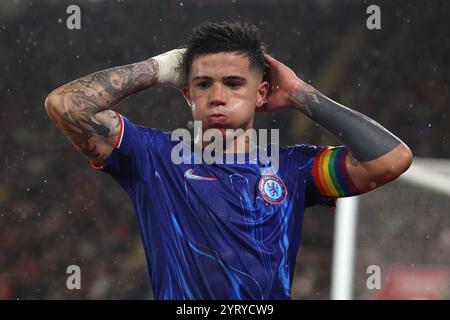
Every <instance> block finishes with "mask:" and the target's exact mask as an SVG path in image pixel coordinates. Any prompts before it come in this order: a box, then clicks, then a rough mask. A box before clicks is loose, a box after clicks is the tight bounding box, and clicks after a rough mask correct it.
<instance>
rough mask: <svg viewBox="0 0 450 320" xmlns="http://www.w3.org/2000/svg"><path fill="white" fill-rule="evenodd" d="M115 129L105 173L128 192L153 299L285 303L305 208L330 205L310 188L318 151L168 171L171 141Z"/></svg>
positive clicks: (158, 134)
mask: <svg viewBox="0 0 450 320" xmlns="http://www.w3.org/2000/svg"><path fill="white" fill-rule="evenodd" d="M119 117H120V119H121V123H122V129H121V133H120V136H119V139H118V143H117V145H116V148H115V149H113V151H112V153H111V155H110V156H109V157H108V159H107V160H106V162H105V163H104V165H103V166H95V165H94V164H93V163H91V164H92V166H93V167H94V168H96V169H99V170H102V171H103V172H105V173H108V174H110V175H111V176H112V177H113V178H114V179H115V180H116V181H117V182H118V183H119V184H120V186H121V187H122V188H123V189H124V190H125V191H126V192H127V194H128V195H129V198H130V199H131V202H132V204H133V208H134V210H135V213H136V216H137V220H138V223H139V227H140V231H141V237H142V244H143V247H144V249H145V255H146V259H147V263H148V271H149V274H150V279H151V283H152V287H153V296H154V298H155V299H252V300H253V299H290V291H291V284H292V279H293V275H294V268H295V262H296V256H297V252H298V248H299V245H300V238H301V231H302V221H303V212H304V209H305V208H306V207H308V206H312V205H315V204H324V205H329V206H333V204H334V203H333V201H334V199H333V198H328V197H323V196H321V194H320V193H319V191H318V189H317V187H316V186H315V185H314V181H313V177H312V173H311V167H312V165H313V161H314V157H315V155H316V154H317V152H318V151H319V150H320V148H321V147H319V146H313V145H308V144H302V145H295V146H289V147H285V148H280V151H279V168H278V172H276V173H273V172H272V173H270V172H268V173H267V174H265V173H264V168H262V167H263V166H264V165H262V164H260V163H259V162H258V163H253V162H251V161H249V159H246V163H244V164H211V165H208V164H183V163H182V164H174V163H173V162H172V161H171V153H172V149H173V148H174V146H175V145H176V144H178V143H180V142H179V141H171V134H170V133H168V132H164V131H161V130H157V129H152V128H147V127H143V126H139V125H136V124H134V123H132V122H131V121H130V120H128V119H127V118H126V117H124V116H121V115H119Z"/></svg>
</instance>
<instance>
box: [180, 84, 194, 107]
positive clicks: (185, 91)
mask: <svg viewBox="0 0 450 320" xmlns="http://www.w3.org/2000/svg"><path fill="white" fill-rule="evenodd" d="M182 92H183V96H184V98H185V99H186V102H187V103H188V105H189V107H190V108H191V109H192V106H191V94H190V93H189V87H188V86H184V87H183V89H182Z"/></svg>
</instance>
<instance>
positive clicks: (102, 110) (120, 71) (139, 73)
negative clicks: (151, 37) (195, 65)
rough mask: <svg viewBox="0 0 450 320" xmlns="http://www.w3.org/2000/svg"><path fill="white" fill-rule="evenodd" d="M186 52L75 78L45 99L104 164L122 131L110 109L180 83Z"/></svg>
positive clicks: (67, 131) (69, 133) (59, 122)
mask: <svg viewBox="0 0 450 320" xmlns="http://www.w3.org/2000/svg"><path fill="white" fill-rule="evenodd" d="M182 53H183V51H182V50H181V49H176V50H172V51H169V52H168V53H166V54H165V55H160V56H157V57H153V58H150V59H148V60H145V61H142V62H138V63H134V64H129V65H125V66H120V67H116V68H111V69H107V70H102V71H99V72H96V73H93V74H90V75H87V76H85V77H82V78H80V79H77V80H74V81H72V82H70V83H68V84H65V85H63V86H61V87H59V88H57V89H55V90H54V91H53V92H51V93H50V94H49V95H48V97H47V99H46V100H45V109H46V111H47V113H48V115H49V117H50V119H51V120H52V121H53V122H54V123H55V124H56V126H57V127H58V128H59V129H60V130H61V131H62V132H63V134H64V135H65V136H66V137H67V138H68V139H69V141H70V142H71V143H72V144H73V145H74V147H75V148H76V149H77V150H79V151H80V152H81V153H82V154H83V155H84V156H85V157H86V158H88V159H89V160H91V161H93V162H94V163H95V164H97V165H101V164H103V163H104V161H105V160H106V159H107V158H108V156H109V155H110V154H111V152H112V150H113V148H114V143H115V142H116V140H117V136H118V134H119V131H120V122H119V118H118V116H117V114H116V113H115V112H114V111H112V110H110V109H111V108H112V107H114V106H115V105H117V104H118V103H119V102H120V101H122V100H123V99H125V98H127V97H128V96H130V95H132V94H135V93H137V92H139V91H142V90H144V89H147V88H150V87H152V86H153V85H155V84H156V83H169V84H174V85H176V84H177V82H179V78H180V70H181V69H180V66H181V62H182Z"/></svg>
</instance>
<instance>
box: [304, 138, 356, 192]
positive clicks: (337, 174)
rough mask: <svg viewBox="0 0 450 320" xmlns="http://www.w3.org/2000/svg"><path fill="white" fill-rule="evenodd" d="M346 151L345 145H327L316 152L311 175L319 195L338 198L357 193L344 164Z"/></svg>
mask: <svg viewBox="0 0 450 320" xmlns="http://www.w3.org/2000/svg"><path fill="white" fill-rule="evenodd" d="M348 152H349V151H348V150H347V148H345V147H330V146H327V147H324V148H323V149H322V150H320V151H319V152H318V153H317V155H316V157H315V158H314V164H313V167H312V175H313V178H314V183H315V185H316V187H317V189H318V190H319V192H320V194H321V195H323V196H328V197H334V198H339V197H347V196H352V195H356V194H359V192H358V190H357V189H356V187H355V185H354V184H353V182H352V180H351V179H350V176H349V175H348V172H347V168H346V166H345V158H346V156H347V154H348Z"/></svg>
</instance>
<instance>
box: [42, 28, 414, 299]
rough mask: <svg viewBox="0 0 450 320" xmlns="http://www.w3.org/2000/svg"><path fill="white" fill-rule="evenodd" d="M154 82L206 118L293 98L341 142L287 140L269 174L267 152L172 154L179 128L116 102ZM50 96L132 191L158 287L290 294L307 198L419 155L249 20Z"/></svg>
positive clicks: (331, 196) (210, 294) (188, 294)
mask: <svg viewBox="0 0 450 320" xmlns="http://www.w3.org/2000/svg"><path fill="white" fill-rule="evenodd" d="M265 69H266V71H267V74H266V76H265V75H264V71H265ZM159 84H170V85H172V86H173V87H176V88H178V89H179V90H180V91H182V93H183V95H184V97H185V99H186V100H187V102H188V103H189V106H190V107H191V111H192V116H193V119H194V120H197V121H202V125H203V129H204V130H206V129H211V128H215V129H218V130H220V132H222V133H223V134H224V135H226V131H225V129H243V130H247V129H251V128H252V127H253V120H254V116H255V111H264V112H273V111H276V110H280V109H283V108H291V109H293V110H297V111H300V112H302V113H304V114H305V115H306V116H307V117H309V118H311V119H312V120H313V121H315V122H316V123H318V124H320V125H321V126H323V127H324V128H325V129H327V130H328V131H330V132H331V133H332V134H334V135H335V136H336V137H337V138H338V139H340V141H341V142H342V144H343V145H342V146H313V145H310V144H298V145H294V146H288V147H283V148H280V149H279V168H277V171H276V172H271V173H268V174H265V173H264V172H265V171H264V170H263V169H264V168H263V167H264V166H266V165H268V164H267V163H261V162H260V161H258V162H256V163H254V162H252V163H250V161H249V158H246V160H245V161H246V162H245V163H244V164H226V163H225V164H218V163H215V164H206V163H201V164H195V163H192V164H189V163H181V164H175V163H174V162H173V161H172V158H171V154H172V150H173V148H174V147H175V145H177V144H178V143H179V141H172V137H171V134H170V133H167V132H163V131H161V130H158V129H154V128H147V127H143V126H139V125H136V124H134V123H133V122H132V121H130V120H129V119H127V118H126V117H124V116H122V115H121V114H119V113H118V112H116V111H113V110H112V109H113V108H114V107H115V106H117V104H118V103H119V102H120V101H122V100H123V99H125V98H127V97H128V96H130V95H133V94H135V93H137V92H139V91H142V90H145V89H147V88H150V87H153V86H155V85H159ZM45 108H46V111H47V113H48V115H49V117H50V119H51V120H52V121H53V122H54V123H55V124H56V125H57V126H58V127H59V128H60V129H61V131H62V132H63V133H64V135H66V136H67V138H68V139H69V141H70V142H71V143H72V144H73V145H74V147H75V148H76V149H77V150H78V151H80V152H81V153H82V154H83V155H84V156H85V157H86V158H87V159H89V160H90V163H91V165H92V167H94V168H95V169H98V170H101V171H103V172H105V173H108V174H110V175H111V176H112V177H113V178H114V179H115V180H116V181H117V182H118V183H119V184H120V185H121V187H122V188H123V189H124V190H125V191H126V192H127V193H128V195H129V197H130V199H131V201H132V204H133V207H134V209H135V213H136V216H137V219H138V222H139V227H140V231H141V237H142V243H143V246H144V248H145V254H146V258H147V263H148V271H149V274H150V278H151V282H152V286H153V295H154V297H155V298H156V299H290V291H291V284H292V278H293V273H294V268H295V262H296V256H297V251H298V248H299V244H300V237H301V230H302V219H303V212H304V209H305V208H306V207H309V206H313V205H316V204H323V205H328V206H333V205H334V200H335V199H336V198H339V197H346V196H352V195H357V194H362V193H365V192H368V191H370V190H373V189H374V188H377V187H380V186H381V185H383V184H386V183H388V182H389V181H392V180H394V179H396V178H397V177H399V176H400V175H401V174H402V173H403V172H404V171H405V170H407V169H408V167H409V166H410V165H411V162H412V153H411V151H410V149H409V148H408V147H407V146H406V145H405V144H404V143H403V142H402V141H401V140H400V139H398V138H397V137H396V136H394V135H393V134H392V133H390V132H389V131H388V130H386V129H385V128H383V127H382V126H381V125H380V124H378V123H377V122H375V121H374V120H372V119H370V118H368V117H367V116H365V115H363V114H361V113H359V112H357V111H354V110H352V109H350V108H348V107H345V106H343V105H341V104H339V103H336V102H334V101H332V100H331V99H329V98H327V97H326V96H324V95H323V94H322V93H320V92H319V91H317V90H316V89H314V88H313V87H312V86H310V85H308V84H306V83H305V82H303V81H302V80H301V79H299V78H298V77H297V76H296V75H295V73H294V72H293V71H292V70H291V69H290V68H288V67H287V66H286V65H284V64H283V63H281V62H279V61H277V60H276V59H274V58H273V57H271V56H269V55H268V54H265V53H264V46H263V43H262V41H261V39H260V36H259V33H258V30H257V28H256V27H255V26H252V25H248V24H241V23H232V22H221V23H211V22H208V23H203V24H201V25H200V26H198V27H196V28H194V30H193V32H192V34H191V35H190V38H189V39H188V41H187V44H186V47H185V48H180V49H175V50H172V51H169V52H167V53H165V54H162V55H159V56H155V57H152V58H150V59H148V60H145V61H142V62H138V63H134V64H129V65H125V66H119V67H116V68H111V69H107V70H103V71H99V72H96V73H93V74H90V75H87V76H85V77H82V78H80V79H77V80H75V81H72V82H70V83H68V84H65V85H63V86H61V87H59V88H57V89H55V90H54V91H53V92H51V93H50V94H49V95H48V97H47V99H46V101H45ZM167 116H168V117H169V116H170V115H167ZM247 138H248V137H245V136H243V135H240V136H238V137H237V138H236V139H235V141H234V142H233V143H231V145H232V146H233V145H234V146H237V145H239V144H235V143H237V142H243V144H241V145H243V146H244V149H242V148H241V149H239V148H231V147H232V146H231V147H230V144H226V145H225V150H224V152H225V153H229V152H235V153H244V154H248V153H249V152H250V149H251V148H252V144H250V143H249V141H248V139H247ZM242 139H244V140H245V141H239V140H242ZM206 146H207V143H206V144H205V145H203V147H206ZM269 166H270V164H269ZM268 172H270V171H268Z"/></svg>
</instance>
